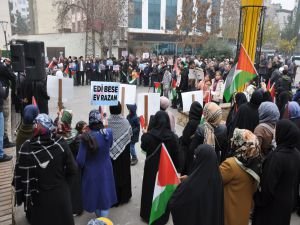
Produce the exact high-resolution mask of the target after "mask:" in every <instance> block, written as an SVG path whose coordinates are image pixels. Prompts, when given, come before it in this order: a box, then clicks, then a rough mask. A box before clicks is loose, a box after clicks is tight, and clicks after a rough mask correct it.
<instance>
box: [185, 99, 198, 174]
mask: <svg viewBox="0 0 300 225" xmlns="http://www.w3.org/2000/svg"><path fill="white" fill-rule="evenodd" d="M202 112H203V108H202V106H201V104H200V103H199V102H197V101H195V102H193V103H192V105H191V107H190V111H189V121H188V122H187V124H186V126H185V128H184V130H183V132H182V136H181V139H180V159H179V160H180V163H181V165H180V166H181V167H182V168H181V174H182V175H188V174H190V172H191V169H192V164H193V159H194V152H193V151H189V150H190V149H189V147H190V144H191V140H192V138H193V137H194V134H195V131H196V130H197V127H198V125H199V124H200V121H201V117H202Z"/></svg>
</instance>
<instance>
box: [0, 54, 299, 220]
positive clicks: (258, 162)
mask: <svg viewBox="0 0 300 225" xmlns="http://www.w3.org/2000/svg"><path fill="white" fill-rule="evenodd" d="M158 60H160V61H157V62H155V61H154V62H152V61H149V62H146V63H145V65H146V66H145V67H144V68H143V70H141V71H139V73H140V76H139V77H138V78H137V80H139V79H141V80H140V81H141V82H140V83H137V84H141V85H142V84H144V85H145V86H151V85H152V84H153V86H154V82H158V83H160V85H161V87H162V89H163V90H165V89H166V88H168V90H167V91H162V92H161V95H162V96H161V97H160V111H158V112H157V113H156V114H155V115H152V116H151V118H150V121H149V126H148V127H146V128H145V127H140V124H139V119H138V117H137V115H136V105H127V108H128V111H129V115H128V116H127V117H126V118H125V117H124V116H122V115H121V112H122V106H121V104H120V103H118V105H117V106H110V108H109V111H110V115H109V117H108V118H106V115H105V114H104V113H103V111H102V109H101V107H99V109H95V110H92V111H90V113H89V115H88V116H89V117H88V118H89V120H88V121H78V122H77V121H76V122H77V123H76V126H75V128H72V117H73V115H72V111H71V110H67V109H63V110H61V111H59V112H58V113H57V118H55V120H54V122H53V120H52V119H51V118H50V117H49V115H47V113H44V112H41V111H40V110H39V108H38V106H39V104H37V106H35V105H32V104H30V103H28V104H27V105H26V106H25V107H24V110H22V115H23V117H22V124H21V126H20V127H19V129H18V131H17V142H16V149H17V163H16V166H15V174H14V181H13V186H14V188H15V191H16V204H17V205H22V204H23V206H24V210H25V213H26V217H27V219H28V221H29V222H30V224H32V225H40V224H44V225H48V224H49V225H52V224H56V225H63V224H64V225H73V224H74V218H73V216H76V215H80V214H82V212H83V211H87V212H92V213H95V216H96V217H108V216H109V209H110V208H111V207H118V206H119V205H123V204H127V203H128V202H129V201H130V199H131V197H132V194H133V193H132V185H131V170H130V167H131V165H135V164H136V163H137V162H138V159H137V154H136V149H135V146H136V143H138V142H139V140H140V147H141V149H142V150H143V151H144V152H145V153H146V160H145V165H144V171H143V178H142V179H143V181H142V195H141V204H140V217H141V219H142V220H143V221H145V222H149V219H150V213H151V207H152V199H153V195H154V184H155V181H156V174H157V171H158V166H159V159H160V150H161V145H162V144H164V145H165V146H166V149H167V151H168V152H169V155H170V157H171V159H172V161H173V163H174V166H175V167H176V169H177V172H178V173H179V176H180V181H181V183H180V184H179V185H178V187H177V189H176V190H175V192H174V193H173V195H172V197H171V199H170V200H169V202H168V207H167V210H166V212H165V213H164V214H163V215H162V216H161V217H160V218H159V220H157V221H156V222H155V224H166V223H167V221H168V220H169V217H170V215H171V216H172V218H173V223H174V225H182V224H190V225H199V224H205V225H218V224H220V225H223V224H225V225H238V224H245V225H246V224H248V223H249V220H250V219H251V220H252V224H253V225H265V224H272V225H273V224H274V225H287V224H289V223H290V219H291V214H292V212H294V211H298V214H299V215H300V195H299V185H300V142H299V136H300V130H299V129H300V122H299V121H300V105H299V103H300V100H299V96H300V89H299V90H298V91H297V92H296V94H295V95H293V94H292V92H291V88H292V81H293V79H294V75H293V74H291V71H294V70H291V69H289V68H290V67H291V66H292V65H294V64H293V63H292V62H287V63H286V64H287V65H289V66H285V65H284V64H285V63H283V62H282V60H279V59H278V58H277V57H275V58H274V59H273V61H272V63H271V65H272V67H268V66H267V65H266V64H265V62H264V58H263V57H262V59H261V63H260V65H259V68H260V69H261V71H262V68H263V66H266V68H265V70H266V71H267V73H266V74H265V76H263V73H261V71H260V70H259V71H260V72H259V73H260V76H259V78H261V79H263V80H260V81H262V82H261V83H260V81H258V80H256V81H255V82H254V83H256V84H257V83H260V87H255V85H254V83H253V84H249V86H248V87H247V88H246V91H245V93H243V92H238V93H236V94H234V96H233V97H232V106H231V109H230V112H229V115H228V117H227V118H223V114H224V112H223V111H222V108H221V107H220V106H219V104H220V103H222V102H223V93H222V89H223V87H224V81H226V77H227V75H228V73H229V71H230V68H231V66H232V65H233V62H232V60H230V59H225V60H224V61H222V62H218V60H216V59H202V58H199V59H198V58H196V57H185V58H181V59H176V60H174V65H173V66H171V65H167V64H168V63H167V62H166V60H164V59H163V58H161V59H158ZM133 62H135V61H134V60H133V61H132V62H131V61H130V60H129V61H128V65H129V64H130V65H131V66H130V67H131V68H132V69H133V70H136V71H137V70H138V69H137V68H136V69H134V68H135V67H134V66H133V65H134V64H133ZM147 63H148V65H147ZM83 65H84V63H83V62H82V63H79V68H81V67H82V68H84V67H83ZM136 66H137V67H139V66H138V64H136ZM147 68H148V69H149V71H148V70H147ZM281 68H282V69H281ZM123 69H124V68H122V67H120V71H122V70H123ZM128 69H129V68H127V70H125V69H124V74H126V75H124V76H126V82H128V80H129V81H130V79H128V76H129V74H130V72H128ZM195 70H197V71H196V72H195ZM56 72H57V71H56ZM79 72H84V71H80V69H79ZM190 73H192V74H190ZM83 74H85V75H86V71H85V72H84V73H83ZM141 74H143V75H141ZM147 74H148V75H147ZM267 74H269V75H267ZM81 75H82V73H81ZM81 75H80V77H82V76H81ZM76 76H77V73H76ZM0 77H1V76H0ZM90 77H92V76H90ZM170 77H171V78H170ZM268 79H269V80H270V84H271V85H273V84H274V86H275V89H276V96H275V98H276V103H274V102H273V96H272V95H271V94H270V92H269V90H268V88H267V85H266V84H267V83H269V82H268ZM82 82H83V80H82V79H81V78H80V82H79V83H77V84H82ZM124 82H125V80H124ZM147 82H148V83H147ZM0 83H1V82H0ZM83 83H84V82H83ZM172 83H174V86H172ZM250 87H251V88H250ZM172 88H174V90H175V92H176V97H174V96H173V98H171V99H172V101H170V100H169V99H168V97H171V96H169V94H171V93H172V90H171V89H172ZM204 88H206V90H204ZM197 89H199V90H204V96H205V93H208V97H207V98H204V102H203V104H200V103H199V102H197V101H195V102H193V103H192V105H191V108H190V111H189V121H188V123H187V124H186V126H185V127H184V130H183V133H182V135H181V136H180V137H178V135H177V134H176V131H175V117H174V115H173V114H172V113H171V112H170V111H169V110H168V108H169V107H174V108H179V109H180V108H181V107H182V100H181V93H182V92H186V91H192V90H197ZM2 90H3V91H4V89H3V88H2V89H1V87H0V97H1V96H2V98H0V99H4V95H1V91H2ZM1 104H2V103H1V100H0V106H1ZM0 109H1V107H0ZM0 119H1V113H0ZM104 121H107V122H104ZM225 121H226V122H225ZM0 125H1V120H0ZM0 130H1V131H3V130H4V129H2V127H1V129H0ZM140 134H141V138H140V137H139V136H140ZM0 136H3V135H0ZM0 145H1V142H0ZM0 149H1V146H0ZM0 156H1V155H0Z"/></svg>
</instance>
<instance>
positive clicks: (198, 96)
mask: <svg viewBox="0 0 300 225" xmlns="http://www.w3.org/2000/svg"><path fill="white" fill-rule="evenodd" d="M181 96H182V103H183V110H182V111H183V112H189V111H190V108H191V105H192V103H193V96H194V100H195V101H197V102H199V103H200V104H201V105H202V107H203V91H190V92H184V93H181Z"/></svg>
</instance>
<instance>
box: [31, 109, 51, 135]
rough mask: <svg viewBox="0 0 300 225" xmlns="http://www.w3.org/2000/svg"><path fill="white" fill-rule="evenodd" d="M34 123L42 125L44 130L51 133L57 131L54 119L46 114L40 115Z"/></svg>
mask: <svg viewBox="0 0 300 225" xmlns="http://www.w3.org/2000/svg"><path fill="white" fill-rule="evenodd" d="M34 123H35V124H40V125H42V126H43V128H45V129H46V130H47V131H48V132H51V131H53V130H54V129H55V127H54V125H53V121H52V119H51V118H50V117H49V116H48V115H47V114H45V113H42V114H39V115H38V116H37V117H36V118H35V120H34Z"/></svg>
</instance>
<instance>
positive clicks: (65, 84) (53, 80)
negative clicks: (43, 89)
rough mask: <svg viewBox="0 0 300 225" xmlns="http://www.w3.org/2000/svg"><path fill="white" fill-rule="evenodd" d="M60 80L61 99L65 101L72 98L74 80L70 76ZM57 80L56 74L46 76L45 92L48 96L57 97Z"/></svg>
mask: <svg viewBox="0 0 300 225" xmlns="http://www.w3.org/2000/svg"><path fill="white" fill-rule="evenodd" d="M61 80H62V99H63V101H67V100H68V99H72V98H73V89H74V85H73V83H74V81H73V79H72V78H61ZM58 82H59V78H57V77H56V76H52V75H48V76H47V92H48V95H49V96H50V97H53V98H58V87H59V85H58Z"/></svg>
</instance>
